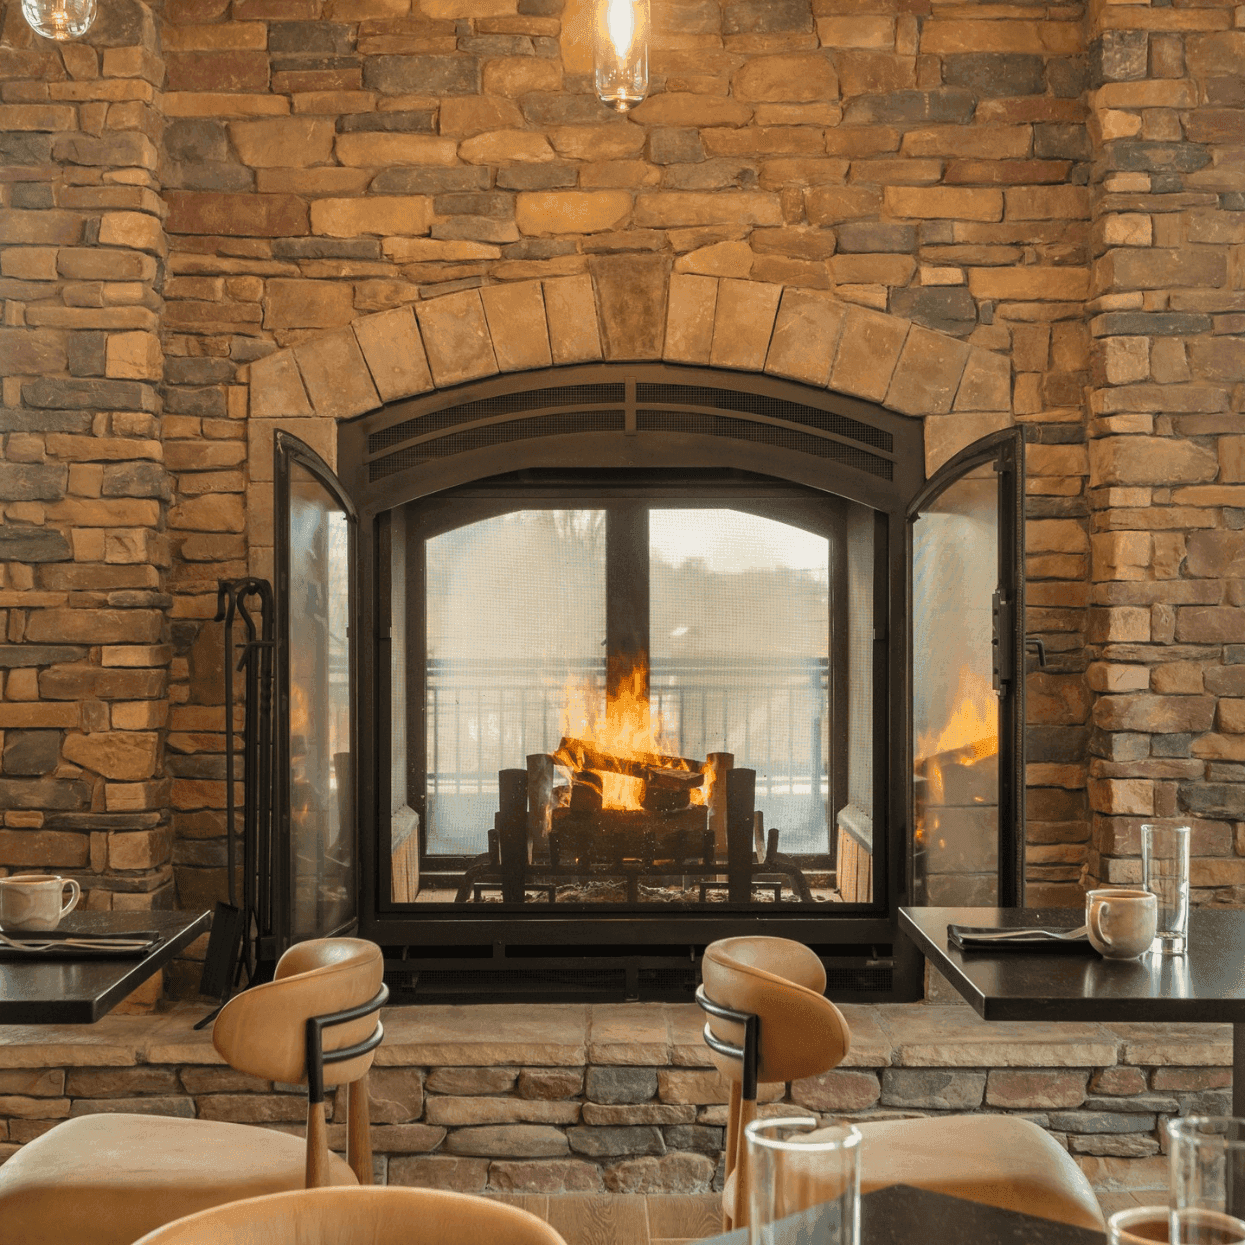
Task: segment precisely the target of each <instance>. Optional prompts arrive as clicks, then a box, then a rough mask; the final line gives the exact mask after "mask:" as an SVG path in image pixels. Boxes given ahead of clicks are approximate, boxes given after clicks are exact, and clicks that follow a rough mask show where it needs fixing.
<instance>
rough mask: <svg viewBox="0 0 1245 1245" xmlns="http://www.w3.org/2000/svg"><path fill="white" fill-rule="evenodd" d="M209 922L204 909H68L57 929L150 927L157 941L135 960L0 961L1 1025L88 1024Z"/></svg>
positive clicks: (87, 931) (125, 930)
mask: <svg viewBox="0 0 1245 1245" xmlns="http://www.w3.org/2000/svg"><path fill="white" fill-rule="evenodd" d="M210 924H211V914H210V913H207V912H201V913H199V914H198V915H195V914H194V913H190V912H71V913H70V914H69V915H68V916H67V917H65V919H64V920H63V921H62V922H61V923H60V927H59V928H60V930H64V931H66V932H69V933H73V934H102V933H110V934H111V933H129V932H136V931H138V930H151V931H152V932H153V933H156V934H158V935H159V936H160V941H159V942H158V943H157V944H156V946H155V947H153V948H152V950H150V951H149V952H147V954H146V955H144V956H142V957H141V958H136V959H128V960H123V959H82V960H19V961H16V962H15V961H14V960H13V959H7V958H6V959H4V960H3V961H0V1024H8V1025H32V1024H93V1023H94V1022H95V1021H97V1020H98V1019H99V1018H100V1017H101V1016H105V1015H107V1014H108V1013H109V1012H110V1011H111V1010H112V1009H113V1008H114V1007H115V1006H116V1005H117V1004H118V1003H120V1002H121V1000H122V999H123V998H125V997H126V995H128V994H130V993H131V992H132V991H134V990H136V989H137V988H138V987H139V986H141V985H142V984H143V982H144V981H146V980H147V978H148V977H150V976H152V974H153V973H155V972H157V971H158V970H159V969H161V968H163V967H164V966H165V965H166V964H167V963H168V962H169V961H170V960H171V959H172V958H173V957H174V956H175V955H176V954H177V953H178V952H179V951H182V950H184V949H185V948H186V947H188V946H189V945H190V944H191V943H192V942H193V941H194V940H195V939H196V938H198V936H199V935H200V934H203V933H206V931H207V928H208V926H209V925H210ZM58 932H59V931H58ZM14 954H20V952H19V953H14Z"/></svg>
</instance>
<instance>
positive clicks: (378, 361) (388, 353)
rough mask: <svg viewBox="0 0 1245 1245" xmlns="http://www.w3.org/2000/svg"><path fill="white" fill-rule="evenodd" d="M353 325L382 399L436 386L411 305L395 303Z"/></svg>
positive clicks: (426, 390) (423, 391) (424, 390)
mask: <svg viewBox="0 0 1245 1245" xmlns="http://www.w3.org/2000/svg"><path fill="white" fill-rule="evenodd" d="M351 327H352V328H353V330H354V335H355V338H356V340H357V341H358V343H359V348H360V350H362V351H363V358H364V359H365V360H366V362H367V366H368V370H369V371H370V372H371V374H372V381H373V383H374V384H375V386H376V392H377V393H378V394H379V395H380V399H381V401H382V402H393V401H396V400H397V399H398V398H407V397H410V396H411V394H415V393H427V392H428V390H430V389H432V388H433V384H432V373H431V371H429V368H428V357H427V355H425V354H424V343H423V341H422V340H421V339H420V336H419V327H418V325H417V324H416V323H415V313H414V312H413V311H412V310H411V309H410V307H394V308H392V309H391V310H389V311H378V312H377V313H376V314H375V315H370V316H364V317H363V318H362V319H359V320H356V321H355V322H354V323H353V325H351Z"/></svg>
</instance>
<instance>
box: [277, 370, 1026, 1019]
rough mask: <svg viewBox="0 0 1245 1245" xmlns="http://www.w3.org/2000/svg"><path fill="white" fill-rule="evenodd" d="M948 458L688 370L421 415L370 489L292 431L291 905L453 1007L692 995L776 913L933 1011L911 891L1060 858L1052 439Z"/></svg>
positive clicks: (374, 430)
mask: <svg viewBox="0 0 1245 1245" xmlns="http://www.w3.org/2000/svg"><path fill="white" fill-rule="evenodd" d="M923 462H924V458H923V448H922V435H921V424H920V422H919V421H917V420H911V419H906V418H904V417H902V416H898V415H895V414H893V413H891V412H888V411H885V410H883V409H882V408H880V407H877V406H874V405H872V404H870V403H867V402H862V401H858V400H855V399H849V398H845V397H842V396H839V395H835V394H833V393H827V392H825V391H820V390H810V389H808V388H806V387H805V386H802V385H798V384H793V383H789V382H785V381H779V380H775V379H772V378H768V377H764V376H756V375H751V374H742V373H724V372H718V371H713V370H711V369H701V368H689V367H677V366H663V365H625V364H616V365H598V366H595V367H578V368H555V369H551V370H549V371H547V372H544V373H526V374H523V375H521V376H519V377H508V378H495V379H492V380H489V381H485V382H481V383H477V384H474V385H470V386H463V387H461V389H459V390H457V391H448V392H439V393H436V394H433V395H429V396H427V397H424V398H416V399H410V400H407V401H403V402H398V403H392V404H391V405H390V406H388V407H385V408H383V409H382V410H380V411H377V412H374V413H372V414H370V415H367V416H364V417H363V418H361V419H358V420H356V421H354V422H351V423H346V424H343V425H341V428H340V441H339V452H338V465H339V471H340V480H339V479H338V478H337V477H336V476H334V474H333V473H332V472H330V471H329V469H328V467H327V466H326V465H324V464H323V463H321V462H319V461H318V459H316V456H315V455H314V454H312V453H311V451H309V450H308V449H307V448H306V447H305V446H301V445H300V444H299V443H298V442H297V441H296V440H295V439H294V438H292V437H289V436H286V435H284V434H282V435H280V436H279V437H278V440H277V449H276V477H277V481H278V487H277V498H278V508H279V512H278V516H277V525H276V530H277V533H278V558H277V564H278V572H279V573H278V580H279V582H278V585H277V591H278V611H277V616H278V619H279V620H282V619H284V624H283V625H284V632H283V633H282V634H279V636H278V646H279V654H278V662H277V670H278V674H279V680H284V682H283V683H280V685H279V699H278V704H279V705H281V706H282V707H283V711H285V712H287V713H288V710H289V707H291V706H292V707H293V714H292V721H291V724H290V725H289V737H288V738H287V739H286V740H285V742H284V745H283V746H284V754H283V755H284V758H285V762H284V763H285V764H288V765H290V766H295V767H297V769H298V773H299V779H300V784H299V787H298V789H299V791H300V792H302V793H303V795H304V797H305V798H304V805H303V808H302V809H301V811H300V810H295V811H294V814H293V815H291V813H290V812H289V811H288V810H287V811H286V812H283V813H280V814H279V815H278V817H277V824H278V826H279V827H284V828H285V830H284V833H285V838H284V839H282V838H281V836H280V834H279V835H278V844H277V848H276V850H275V851H274V853H273V855H274V862H275V866H276V869H277V872H278V873H279V872H280V871H281V869H282V868H287V869H288V870H289V871H290V872H291V878H297V883H296V885H295V883H294V882H293V881H286V882H280V883H279V884H278V885H277V886H276V887H275V890H276V892H285V893H291V894H295V899H294V900H291V905H290V906H291V910H294V909H298V908H299V904H298V902H297V901H296V900H297V896H301V903H302V907H301V909H299V910H301V911H304V912H307V913H310V912H311V911H312V910H313V909H314V907H315V902H314V900H313V898H312V897H313V896H315V895H329V896H331V897H332V901H331V902H329V903H321V905H320V907H321V910H323V911H324V912H327V913H328V914H329V915H330V917H331V919H332V920H333V921H335V922H336V923H337V927H338V928H341V927H345V926H357V928H358V929H359V930H360V932H361V933H362V934H363V935H364V936H366V937H369V938H372V939H374V940H376V941H378V942H379V943H381V944H382V945H383V946H384V947H385V948H386V953H387V965H388V967H387V972H388V976H389V979H390V984H391V986H392V987H393V988H394V989H395V991H396V992H397V994H398V995H399V996H400V997H408V998H412V999H414V1000H416V1001H418V1000H420V999H439V1000H446V999H453V998H459V997H462V998H469V997H479V994H480V992H486V993H487V994H488V995H489V996H490V997H494V998H498V997H534V996H540V997H557V998H634V997H644V998H675V999H677V998H686V997H689V996H690V992H691V991H692V990H693V989H694V988H695V985H696V982H697V976H698V957H699V954H700V952H701V951H702V950H703V948H704V946H705V945H706V944H707V943H708V942H710V941H713V940H714V939H716V938H719V937H723V936H730V935H734V934H739V933H744V932H759V933H773V934H780V935H784V936H788V937H794V938H798V939H800V940H801V941H803V942H805V943H807V944H809V945H811V946H813V947H814V948H816V949H817V950H818V952H819V954H821V956H822V957H823V959H824V960H825V962H826V964H827V969H828V972H829V975H830V979H831V982H832V984H833V986H834V989H835V990H836V997H841V998H846V999H853V998H855V999H860V1000H873V999H877V1000H880V999H888V998H889V999H896V998H910V997H916V996H917V994H918V993H919V990H920V959H919V956H918V955H916V953H915V952H914V951H913V949H912V948H910V947H908V946H907V945H906V944H905V943H904V942H903V941H902V940H901V939H900V938H899V936H898V935H897V933H896V930H895V925H894V920H895V911H896V909H897V907H898V906H899V904H901V903H904V902H913V901H916V902H921V901H924V902H944V903H947V902H955V901H956V897H958V896H965V897H971V898H966V899H965V901H966V902H997V903H1002V904H1007V903H1014V902H1017V901H1018V899H1019V898H1020V886H1021V880H1020V865H1019V861H1020V857H1021V855H1022V852H1021V850H1020V845H1021V844H1022V843H1023V809H1022V806H1021V800H1020V795H1019V793H1020V789H1021V782H1020V776H1021V775H1022V774H1023V736H1022V731H1021V729H1020V725H1019V724H1020V723H1022V722H1023V705H1022V703H1021V701H1022V689H1021V686H1020V684H1021V680H1020V679H1019V678H1018V677H1017V672H1020V671H1022V670H1023V657H1024V640H1023V623H1022V620H1023V600H1022V596H1021V593H1022V588H1021V585H1020V582H1019V573H1018V572H1019V568H1020V566H1021V564H1022V556H1021V555H1022V547H1021V539H1022V538H1021V525H1020V523H1019V514H1020V501H1021V497H1022V490H1021V473H1022V470H1023V445H1022V441H1021V437H1020V435H1019V434H1018V433H1002V434H994V435H993V436H991V437H988V438H986V439H984V440H983V441H981V442H978V443H977V444H976V445H974V446H970V447H969V449H968V450H965V451H963V452H962V453H961V454H960V455H957V457H956V458H955V459H954V460H953V461H952V463H950V464H948V465H947V466H946V467H945V468H944V469H943V470H942V471H941V472H940V473H938V475H937V476H935V477H934V478H933V479H930V480H926V479H925V477H924V471H923ZM283 481H284V483H283ZM282 505H284V506H286V507H287V508H289V509H290V510H291V514H289V515H283V514H282V513H281V512H280V507H281V506H282ZM282 540H285V541H286V542H288V544H287V547H285V548H284V549H283V548H282V547H281V541H282ZM282 601H285V602H286V604H284V605H282V604H281V602H282ZM300 602H301V605H300V604H299V603H300ZM347 620H349V621H348V624H347ZM300 628H301V630H299V629H300ZM279 630H280V629H279ZM296 632H297V634H296ZM347 705H348V706H349V708H348V710H347V709H346V706H347ZM309 707H311V711H310V712H308V711H307V710H308V708H309ZM347 727H348V728H349V729H347ZM347 736H348V738H347ZM347 744H348V745H349V746H346V745H347ZM351 755H353V758H354V760H353V764H351V763H350V760H349V757H350V756H351ZM905 775H907V776H908V777H907V778H905V777H904V776H905ZM317 784H318V785H317ZM280 790H281V787H280V785H278V792H279V791H280ZM309 810H310V811H309ZM312 812H314V815H312ZM300 816H301V818H302V822H303V823H305V826H304V828H310V832H309V834H303V835H302V837H301V838H300V831H299V819H300ZM356 844H357V846H356ZM291 888H293V890H292V889H291ZM346 892H349V893H350V895H351V898H352V899H353V901H354V902H353V905H347V907H346V908H343V905H342V896H343V894H344V893H346ZM347 908H349V909H350V910H347ZM300 932H301V931H300ZM315 932H321V933H327V932H329V930H328V928H327V927H326V928H323V929H317V930H316V931H315Z"/></svg>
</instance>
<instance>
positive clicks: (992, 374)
mask: <svg viewBox="0 0 1245 1245" xmlns="http://www.w3.org/2000/svg"><path fill="white" fill-rule="evenodd" d="M1011 405H1012V366H1011V360H1009V359H1008V357H1007V356H1006V355H1002V354H995V353H994V351H992V350H982V349H981V347H980V346H973V347H972V348H971V349H970V350H969V352H968V362H967V363H966V364H965V365H964V376H963V378H962V379H961V380H960V387H959V389H958V390H957V391H956V395H955V404H954V406H953V408H952V409H953V410H956V411H1008V410H1011Z"/></svg>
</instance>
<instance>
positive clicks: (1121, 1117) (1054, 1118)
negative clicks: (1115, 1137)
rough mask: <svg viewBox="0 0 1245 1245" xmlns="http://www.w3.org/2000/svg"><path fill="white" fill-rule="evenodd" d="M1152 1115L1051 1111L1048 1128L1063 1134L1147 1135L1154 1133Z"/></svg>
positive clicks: (1116, 1112)
mask: <svg viewBox="0 0 1245 1245" xmlns="http://www.w3.org/2000/svg"><path fill="white" fill-rule="evenodd" d="M1155 1122H1156V1121H1155V1117H1154V1116H1153V1115H1134V1114H1130V1113H1126V1112H1120V1111H1052V1112H1051V1117H1050V1126H1051V1128H1053V1129H1056V1130H1058V1131H1059V1132H1065V1133H1149V1132H1153V1131H1154V1126H1155Z"/></svg>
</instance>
